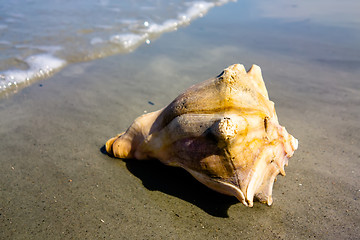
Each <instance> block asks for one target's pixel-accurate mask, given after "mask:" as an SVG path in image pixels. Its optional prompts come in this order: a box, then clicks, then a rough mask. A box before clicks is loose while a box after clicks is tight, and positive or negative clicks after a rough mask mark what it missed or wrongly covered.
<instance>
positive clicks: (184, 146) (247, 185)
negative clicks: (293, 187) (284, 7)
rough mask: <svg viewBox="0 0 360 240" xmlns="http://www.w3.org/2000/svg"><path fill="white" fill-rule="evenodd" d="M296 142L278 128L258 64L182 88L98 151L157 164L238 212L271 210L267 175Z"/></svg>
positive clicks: (237, 66)
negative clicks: (178, 171) (233, 202)
mask: <svg viewBox="0 0 360 240" xmlns="http://www.w3.org/2000/svg"><path fill="white" fill-rule="evenodd" d="M297 147H298V141H297V140H296V139H295V138H294V137H293V136H291V135H290V134H289V133H288V132H287V131H286V130H285V128H284V127H282V126H280V125H279V122H278V119H277V116H276V112H275V108H274V103H273V102H272V101H270V100H269V97H268V93H267V90H266V88H265V84H264V81H263V79H262V75H261V69H260V67H259V66H256V65H253V66H252V67H251V69H250V70H249V71H248V72H246V70H245V68H244V66H243V65H240V64H234V65H232V66H229V67H228V68H226V69H225V70H224V71H223V72H222V73H221V74H220V75H219V76H217V77H216V78H212V79H209V80H207V81H204V82H202V83H199V84H197V85H194V86H192V87H190V88H189V89H188V90H186V91H185V92H184V93H183V94H181V95H179V96H178V97H177V98H176V99H175V100H174V101H172V102H171V103H170V104H169V105H168V106H166V107H165V108H163V109H161V110H158V111H156V112H152V113H148V114H145V115H142V116H140V117H138V118H137V119H135V121H134V122H133V123H132V125H131V126H130V127H129V128H128V129H127V131H126V132H125V133H122V134H119V135H117V136H116V137H114V138H111V139H110V140H108V141H107V143H106V150H107V152H108V153H110V154H113V155H114V156H115V157H118V158H136V159H149V158H157V159H159V160H160V161H161V162H162V163H164V164H166V165H170V166H176V167H182V168H184V169H185V170H187V171H188V172H189V173H191V175H192V176H194V177H195V178H196V179H197V180H198V181H200V182H202V183H203V184H205V185H206V186H207V187H209V188H211V189H213V190H215V191H218V192H220V193H223V194H227V195H233V196H235V197H236V198H237V199H238V200H239V201H240V202H242V203H243V204H244V205H246V206H249V207H251V206H253V200H254V197H255V198H256V199H258V200H259V201H260V202H264V203H267V204H268V205H271V204H272V188H273V184H274V181H275V177H276V176H277V175H278V174H279V173H280V174H282V175H285V171H284V165H287V164H288V159H289V158H290V157H291V156H292V155H293V153H294V151H295V150H296V149H297Z"/></svg>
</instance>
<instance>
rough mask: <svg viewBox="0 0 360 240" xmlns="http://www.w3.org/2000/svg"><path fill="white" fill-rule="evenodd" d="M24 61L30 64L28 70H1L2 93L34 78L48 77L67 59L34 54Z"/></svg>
mask: <svg viewBox="0 0 360 240" xmlns="http://www.w3.org/2000/svg"><path fill="white" fill-rule="evenodd" d="M24 61H25V63H26V64H27V65H28V66H29V67H28V69H26V70H7V71H4V72H0V93H1V92H2V91H5V90H7V89H10V88H14V87H17V86H18V85H20V84H23V83H26V82H29V81H30V80H33V79H40V78H44V77H48V76H50V75H51V74H52V73H53V72H55V71H57V70H59V69H61V68H62V67H64V66H65V64H66V61H64V60H62V59H59V58H56V57H54V56H52V55H50V54H39V55H33V56H30V57H28V58H26V59H25V60H24Z"/></svg>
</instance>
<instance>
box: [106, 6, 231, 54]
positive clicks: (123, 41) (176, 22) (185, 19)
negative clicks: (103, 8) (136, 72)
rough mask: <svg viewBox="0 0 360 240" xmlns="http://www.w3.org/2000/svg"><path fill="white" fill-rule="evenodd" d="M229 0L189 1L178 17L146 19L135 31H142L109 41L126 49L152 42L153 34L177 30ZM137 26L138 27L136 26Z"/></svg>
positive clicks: (135, 24)
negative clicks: (161, 19) (210, 0)
mask: <svg viewBox="0 0 360 240" xmlns="http://www.w3.org/2000/svg"><path fill="white" fill-rule="evenodd" d="M228 1H229V0H219V1H217V2H216V3H213V2H205V1H196V2H189V3H187V6H188V8H187V9H186V10H185V11H184V12H181V13H178V15H177V18H174V19H167V20H165V21H164V22H162V23H161V24H158V23H150V22H149V21H144V22H143V23H142V24H140V25H141V26H142V28H141V29H135V30H134V31H136V32H138V31H140V32H141V33H122V34H116V35H113V36H111V37H110V39H109V41H110V42H112V43H116V44H119V45H121V46H122V47H123V48H125V49H129V48H133V47H134V46H136V45H138V44H140V43H143V42H145V43H146V44H150V42H151V41H150V39H151V36H152V35H153V34H161V33H164V32H169V31H175V30H177V29H178V27H180V26H183V25H187V24H189V23H190V22H191V21H192V20H194V19H196V18H198V17H202V16H204V15H205V14H206V13H207V12H208V11H209V10H210V9H211V8H213V7H215V6H216V5H222V4H225V3H227V2H228ZM122 22H127V23H132V24H133V25H134V26H137V25H138V22H136V21H132V20H130V19H123V20H122ZM135 28H136V27H135Z"/></svg>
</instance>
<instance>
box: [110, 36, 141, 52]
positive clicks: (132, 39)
mask: <svg viewBox="0 0 360 240" xmlns="http://www.w3.org/2000/svg"><path fill="white" fill-rule="evenodd" d="M146 38H147V34H135V33H125V34H116V35H114V36H112V37H111V38H110V42H112V43H115V44H119V45H121V46H122V47H124V48H126V49H128V48H131V47H133V46H135V45H137V44H138V43H140V42H142V41H145V40H146Z"/></svg>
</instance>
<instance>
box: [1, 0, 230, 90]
mask: <svg viewBox="0 0 360 240" xmlns="http://www.w3.org/2000/svg"><path fill="white" fill-rule="evenodd" d="M229 1H230V0H201V1H194V0H118V1H111V0H74V1H63V0H50V1H49V0H11V1H1V3H0V14H1V15H0V16H1V17H0V95H1V93H6V92H11V91H14V90H16V89H17V88H18V86H20V85H24V84H30V83H32V82H34V81H35V80H37V79H42V78H45V77H48V76H50V75H51V74H52V73H54V72H56V71H58V70H60V69H61V68H63V67H64V66H66V65H67V64H71V63H75V62H82V61H90V60H94V59H98V58H104V57H107V56H110V55H114V54H121V53H128V52H131V51H133V50H134V49H136V48H137V47H138V46H140V45H142V44H151V42H152V41H153V40H154V39H156V38H157V37H159V36H160V35H161V34H163V33H164V32H169V31H174V30H176V29H177V28H179V27H181V26H184V25H187V24H189V23H190V22H191V21H192V20H194V19H196V18H198V17H202V16H204V15H205V14H206V13H207V12H208V11H209V10H210V9H211V8H213V7H215V6H220V5H222V4H225V3H227V2H229Z"/></svg>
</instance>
